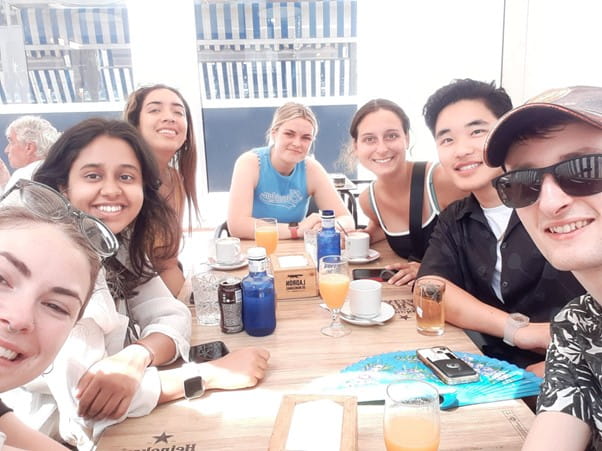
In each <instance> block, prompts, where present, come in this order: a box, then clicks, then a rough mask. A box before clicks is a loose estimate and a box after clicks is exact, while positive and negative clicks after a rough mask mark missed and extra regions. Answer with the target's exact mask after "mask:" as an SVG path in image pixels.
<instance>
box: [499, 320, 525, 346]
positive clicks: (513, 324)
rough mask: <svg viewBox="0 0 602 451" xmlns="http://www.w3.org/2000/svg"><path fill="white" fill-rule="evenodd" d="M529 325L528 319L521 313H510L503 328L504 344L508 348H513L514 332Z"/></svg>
mask: <svg viewBox="0 0 602 451" xmlns="http://www.w3.org/2000/svg"><path fill="white" fill-rule="evenodd" d="M528 325H529V317H528V316H527V315H523V314H522V313H510V315H508V319H507V320H506V325H505V326H504V343H506V344H507V345H510V346H515V344H514V336H515V335H516V331H517V330H518V329H520V328H522V327H527V326H528Z"/></svg>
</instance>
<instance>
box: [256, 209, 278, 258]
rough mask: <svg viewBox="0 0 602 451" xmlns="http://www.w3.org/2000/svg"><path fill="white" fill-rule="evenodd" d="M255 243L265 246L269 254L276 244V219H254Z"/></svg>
mask: <svg viewBox="0 0 602 451" xmlns="http://www.w3.org/2000/svg"><path fill="white" fill-rule="evenodd" d="M255 245H256V246H259V247H263V248H265V252H266V254H268V255H271V254H273V253H274V251H275V250H276V247H277V246H278V221H277V220H276V218H257V219H255Z"/></svg>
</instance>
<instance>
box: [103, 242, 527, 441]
mask: <svg viewBox="0 0 602 451" xmlns="http://www.w3.org/2000/svg"><path fill="white" fill-rule="evenodd" d="M245 246H246V247H248V246H249V243H245ZM301 248H302V242H301V241H284V242H281V243H280V244H279V247H278V250H277V252H278V253H280V252H295V251H297V252H298V251H299V249H301ZM374 248H375V249H377V250H378V251H379V252H380V253H381V258H380V259H379V260H377V261H375V262H373V263H370V264H367V265H357V267H382V266H384V265H385V264H386V263H388V262H391V261H396V260H398V259H399V258H398V257H396V256H395V255H394V254H393V252H392V251H391V250H390V249H389V247H388V245H387V244H386V242H381V243H377V244H376V245H375V246H374ZM353 267H356V265H353ZM232 273H233V275H238V276H242V275H244V274H246V273H247V269H246V268H244V269H241V270H238V271H232ZM383 298H384V299H386V300H393V301H394V302H393V305H394V306H395V307H396V313H395V316H394V318H393V319H391V320H390V321H389V322H387V323H386V324H385V325H384V326H373V327H362V326H355V325H350V324H348V325H347V327H349V328H351V330H352V332H351V334H349V335H347V336H345V337H342V338H330V337H326V336H324V335H322V334H321V333H320V328H321V327H323V326H325V325H327V324H328V322H329V313H328V312H327V311H325V310H323V309H321V308H320V307H319V303H320V302H321V301H320V299H319V298H317V297H316V298H306V299H290V300H281V301H278V306H277V325H276V331H275V332H274V333H273V334H272V335H269V336H267V337H251V336H249V335H247V334H246V333H245V332H241V333H238V334H231V335H228V334H222V333H221V331H220V328H219V326H213V327H206V326H198V325H196V324H195V325H193V335H192V343H193V344H198V343H203V342H208V341H213V340H222V341H224V342H225V343H226V345H227V346H228V348H229V349H231V350H233V349H237V348H239V347H242V346H260V347H265V348H266V349H268V350H269V351H270V353H271V358H270V369H269V371H268V374H267V376H266V378H265V379H264V380H263V381H262V382H261V383H260V384H259V385H258V386H257V387H255V388H251V389H246V390H236V391H210V392H207V393H206V394H205V396H203V397H202V398H199V399H195V400H193V401H188V400H180V401H176V402H172V403H169V404H166V405H162V406H159V407H157V408H156V409H155V410H154V411H153V413H152V414H150V415H148V416H146V417H142V418H131V419H128V420H126V421H124V422H123V423H121V424H118V425H115V426H112V427H110V428H109V429H107V430H106V431H105V433H104V434H103V436H102V437H101V440H100V442H99V445H98V449H99V450H116V451H117V450H118V451H127V450H149V451H151V450H155V449H157V450H161V449H168V450H170V451H171V450H174V451H175V450H182V451H184V450H201V449H202V450H247V451H253V450H267V449H268V445H269V441H270V436H271V434H272V428H273V425H274V421H275V418H276V415H277V413H278V409H279V407H280V401H281V399H282V396H283V395H286V394H295V393H307V390H308V385H309V384H310V383H311V382H312V381H315V380H316V379H317V378H319V377H323V376H326V375H329V374H336V373H337V372H339V371H340V370H341V369H342V368H344V367H346V366H348V365H350V364H352V363H355V362H357V361H358V360H361V359H363V358H365V357H369V356H371V355H375V354H381V353H384V352H392V351H402V350H414V349H416V348H419V347H428V346H435V345H445V346H448V347H449V348H451V349H452V350H455V351H465V352H473V353H478V352H479V351H478V349H477V348H476V346H475V345H474V344H473V343H472V341H471V340H470V339H469V338H468V337H467V336H466V335H465V334H464V332H463V331H462V330H461V329H458V328H456V327H454V326H451V325H449V324H447V325H446V329H445V334H444V335H442V336H440V337H427V336H423V335H420V334H418V333H417V332H416V325H415V320H414V314H413V312H412V309H411V295H410V291H409V289H408V288H407V287H401V288H398V287H392V286H389V285H387V284H384V285H383ZM193 317H194V315H193ZM193 321H194V320H193ZM383 410H384V407H383V406H382V405H379V406H374V405H370V406H368V405H358V408H357V411H358V450H360V451H363V450H384V449H385V445H384V440H383V432H382V417H383ZM533 418H534V415H533V413H532V412H531V410H530V409H529V408H528V407H527V405H526V404H525V403H524V402H523V401H522V400H510V401H503V402H495V403H489V404H479V405H472V406H465V407H460V408H457V409H454V410H450V411H442V412H441V445H440V449H441V450H467V449H470V450H481V449H482V450H488V449H496V450H516V449H520V447H521V444H522V442H523V440H524V438H525V436H526V433H527V431H528V429H529V427H530V425H531V423H532V421H533Z"/></svg>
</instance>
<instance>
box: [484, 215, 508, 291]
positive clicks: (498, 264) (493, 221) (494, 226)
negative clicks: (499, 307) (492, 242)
mask: <svg viewBox="0 0 602 451" xmlns="http://www.w3.org/2000/svg"><path fill="white" fill-rule="evenodd" d="M481 208H483V207H481ZM483 214H484V215H485V218H487V222H488V223H489V228H490V229H491V231H492V232H493V234H494V235H495V238H496V240H497V246H496V250H495V254H496V260H495V268H494V270H493V277H492V279H491V288H493V291H494V292H495V294H496V296H497V297H498V299H499V300H501V301H502V302H504V298H503V297H502V288H501V285H500V284H501V281H502V252H501V248H500V246H501V245H502V241H503V240H504V234H505V233H506V229H507V228H508V222H509V221H510V216H511V215H512V208H508V207H506V206H505V205H503V204H502V205H499V206H497V207H492V208H483Z"/></svg>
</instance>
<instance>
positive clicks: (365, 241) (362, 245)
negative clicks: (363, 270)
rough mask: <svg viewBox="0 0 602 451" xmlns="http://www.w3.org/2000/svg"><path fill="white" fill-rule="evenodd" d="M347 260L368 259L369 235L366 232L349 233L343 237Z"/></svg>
mask: <svg viewBox="0 0 602 451" xmlns="http://www.w3.org/2000/svg"><path fill="white" fill-rule="evenodd" d="M345 249H347V258H350V259H354V258H368V255H369V254H370V235H368V234H367V233H366V232H350V233H349V234H347V235H346V236H345Z"/></svg>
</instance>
